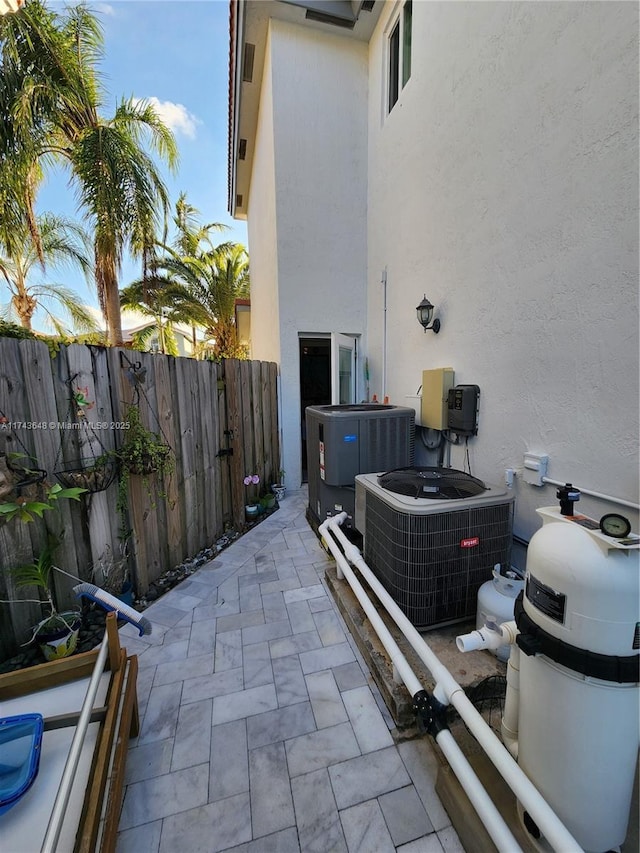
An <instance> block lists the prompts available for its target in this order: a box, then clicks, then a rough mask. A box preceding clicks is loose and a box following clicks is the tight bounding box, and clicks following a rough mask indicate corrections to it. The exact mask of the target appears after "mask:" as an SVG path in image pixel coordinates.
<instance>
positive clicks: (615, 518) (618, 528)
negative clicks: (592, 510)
mask: <svg viewBox="0 0 640 853" xmlns="http://www.w3.org/2000/svg"><path fill="white" fill-rule="evenodd" d="M600 530H602V532H603V533H604V534H605V535H606V536H611V537H612V538H614V539H624V538H625V537H626V536H628V535H629V534H630V533H631V524H630V522H629V519H628V518H625V517H624V515H619V514H618V513H617V512H610V513H607V515H603V516H602V518H601V519H600Z"/></svg>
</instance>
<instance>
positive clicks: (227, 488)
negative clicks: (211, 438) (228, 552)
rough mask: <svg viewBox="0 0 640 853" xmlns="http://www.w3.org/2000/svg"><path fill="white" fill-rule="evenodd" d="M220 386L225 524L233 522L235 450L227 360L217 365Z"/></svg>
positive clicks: (220, 474)
mask: <svg viewBox="0 0 640 853" xmlns="http://www.w3.org/2000/svg"><path fill="white" fill-rule="evenodd" d="M216 375H217V377H218V379H217V386H218V447H219V451H218V454H219V455H218V465H217V471H218V481H219V483H220V493H221V495H222V521H223V528H222V529H224V525H230V524H232V523H233V507H232V502H231V458H230V457H229V454H228V451H229V449H231V450H233V442H232V441H231V429H230V425H229V417H228V415H227V395H226V380H225V362H224V361H223V362H222V363H221V364H219V365H216Z"/></svg>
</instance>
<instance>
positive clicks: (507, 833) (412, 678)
mask: <svg viewBox="0 0 640 853" xmlns="http://www.w3.org/2000/svg"><path fill="white" fill-rule="evenodd" d="M318 532H319V533H320V535H321V536H322V537H323V539H324V541H325V542H326V543H327V547H328V548H329V550H330V551H331V553H332V555H333V556H334V558H335V560H336V564H337V565H338V566H339V568H340V573H341V574H342V575H343V576H344V577H346V579H347V581H348V583H349V586H350V587H351V589H352V590H353V592H354V594H355V596H356V598H357V599H358V601H359V602H360V604H361V606H362V609H363V610H364V612H365V613H366V615H367V617H368V619H369V621H370V622H371V625H372V627H373V628H374V630H375V632H376V634H377V635H378V638H379V639H380V642H381V643H382V645H383V646H384V649H385V651H386V652H387V654H388V655H389V657H390V658H391V662H392V664H393V667H394V678H395V677H396V673H397V675H398V676H399V677H400V679H401V680H402V681H403V682H404V684H405V686H406V688H407V690H408V691H409V693H410V694H411V696H412V697H413V707H414V710H415V711H416V712H417V714H418V716H419V718H420V719H421V720H422V721H423V722H424V724H425V728H426V730H427V732H428V733H429V734H430V735H432V737H433V738H434V740H435V741H436V743H437V744H438V746H439V747H440V749H441V750H442V752H443V754H444V756H445V758H446V759H447V761H448V763H449V766H450V767H451V769H452V770H453V772H454V773H455V775H456V777H457V779H458V780H459V782H460V784H461V785H462V788H463V790H464V791H465V793H466V795H467V796H468V797H469V800H470V802H471V804H472V805H473V807H474V809H475V810H476V812H477V813H478V815H479V817H480V819H481V821H482V823H483V825H484V826H485V828H486V830H487V832H488V833H489V835H490V836H491V840H492V841H493V843H494V844H495V845H496V847H497V849H498V851H500V853H522V848H521V847H520V845H519V844H518V842H517V840H516V838H515V837H514V835H513V834H512V832H511V830H510V829H509V827H508V826H507V824H506V822H505V820H504V818H503V817H502V815H501V814H500V812H499V811H498V809H497V808H496V806H495V804H494V802H493V800H492V799H491V798H490V797H489V795H488V794H487V792H486V790H485V788H484V786H483V785H482V782H481V781H480V779H478V777H477V775H476V773H475V771H474V770H473V768H472V767H471V765H470V764H469V762H468V760H467V758H466V756H465V754H464V753H463V752H462V750H461V749H460V747H459V746H458V744H457V743H456V741H455V740H454V737H453V735H452V734H451V732H450V731H449V729H448V726H447V723H446V720H445V713H446V705H444V704H442V703H440V702H438V700H437V699H435V698H434V697H433V696H432V695H431V696H430V695H429V694H428V693H427V691H426V690H425V689H424V688H423V687H422V685H421V684H420V682H419V680H418V678H417V677H416V674H415V673H414V671H413V670H412V669H411V666H410V664H409V662H408V661H407V659H406V657H405V656H404V654H403V653H402V651H401V650H400V648H399V647H398V644H397V643H396V641H395V640H394V639H393V637H392V636H391V633H390V632H389V629H388V628H387V626H386V625H385V624H384V622H383V621H382V618H381V616H380V614H379V613H378V611H377V610H376V608H375V607H374V605H373V603H372V602H371V599H370V598H369V596H368V595H367V593H366V592H365V590H364V589H363V587H362V585H361V583H360V582H359V581H358V579H357V577H356V576H355V574H354V572H353V570H352V568H351V567H350V566H349V563H348V562H347V560H346V559H345V557H344V554H343V553H342V552H341V550H340V548H339V547H338V545H337V543H336V541H335V540H334V539H333V538H332V537H331V536H329V535H328V533H329V532H333V531H330V530H329V526H328V520H327V521H325V522H324V523H323V524H321V525H320V527H319V529H318Z"/></svg>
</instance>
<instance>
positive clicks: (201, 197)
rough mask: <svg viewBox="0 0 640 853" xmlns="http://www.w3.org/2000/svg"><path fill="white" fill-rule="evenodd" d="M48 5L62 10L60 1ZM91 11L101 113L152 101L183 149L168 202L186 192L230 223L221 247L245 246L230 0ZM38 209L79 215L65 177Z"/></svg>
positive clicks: (119, 0)
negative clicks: (233, 111)
mask: <svg viewBox="0 0 640 853" xmlns="http://www.w3.org/2000/svg"><path fill="white" fill-rule="evenodd" d="M51 6H52V7H53V8H55V9H56V10H61V9H62V8H63V4H62V3H57V2H55V3H54V2H51ZM89 6H90V8H91V9H92V10H94V11H96V12H97V13H98V15H99V18H100V20H101V22H102V26H103V29H104V41H105V54H104V60H103V62H102V64H101V70H102V73H103V78H104V87H105V90H106V96H105V102H104V103H105V106H104V110H103V114H104V115H106V116H110V115H112V114H113V112H114V110H115V105H116V103H117V101H118V100H119V99H120V98H121V97H122V96H125V97H128V96H133V97H135V98H149V99H155V100H154V104H155V106H156V107H157V109H158V111H159V112H160V114H161V116H162V118H163V120H164V121H165V122H166V123H167V124H168V125H169V126H170V127H171V128H172V129H173V131H174V133H175V136H176V141H177V144H178V147H179V151H180V163H179V167H178V172H177V174H176V175H175V176H171V175H170V174H169V172H168V170H166V169H163V176H164V178H165V180H166V183H167V186H168V187H169V192H170V197H171V200H172V203H173V202H175V200H176V199H177V197H178V194H179V193H180V192H181V191H185V192H186V193H187V199H188V201H189V203H190V204H192V205H194V206H195V207H197V208H198V209H199V211H200V214H201V219H202V221H203V222H221V223H224V224H226V225H228V226H230V230H228V231H226V232H223V233H221V234H220V238H219V239H220V242H222V241H223V240H235V241H236V242H239V243H244V244H245V245H246V244H247V232H246V225H245V223H244V222H241V221H236V220H233V219H231V217H230V216H229V214H228V213H227V115H228V113H227V110H228V105H227V95H228V65H229V4H228V2H227V0H179V1H178V2H168V0H166V2H165V0H112V2H109V3H96V2H93V3H92V2H90V3H89ZM38 209H39V211H43V212H44V211H45V210H49V211H52V212H56V213H61V214H62V213H64V214H66V215H69V216H73V217H76V218H80V217H79V214H78V212H77V209H76V204H75V200H74V197H73V191H72V190H70V189H69V188H68V186H67V179H66V176H64V175H62V174H61V173H58V174H57V175H56V176H55V177H53V178H51V179H50V180H49V181H48V182H47V184H46V185H45V186H43V188H42V189H41V191H40V195H39V198H38ZM138 274H139V265H137V264H136V265H132V264H130V263H127V264H126V265H125V267H124V270H123V278H122V281H121V285H122V286H124V285H126V284H128V283H129V282H130V281H131V280H133V278H134V277H135V276H136V275H138ZM52 277H53V278H55V280H56V281H61V280H62V279H63V278H64V280H65V282H66V283H68V285H69V286H70V287H72V288H73V289H74V290H76V291H77V292H78V293H79V294H81V295H82V298H83V301H84V300H85V299H86V301H87V303H88V304H91V305H97V299H96V297H95V294H94V293H93V292H92V291H90V290H88V289H87V287H86V285H85V284H84V280H83V278H82V276H81V275H79V274H76V273H75V272H74V273H71V272H70V271H65V272H64V273H61V272H58V273H57V274H56V275H55V276H52ZM36 325H37V326H38V325H41V324H38V323H36Z"/></svg>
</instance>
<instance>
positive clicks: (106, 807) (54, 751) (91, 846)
mask: <svg viewBox="0 0 640 853" xmlns="http://www.w3.org/2000/svg"><path fill="white" fill-rule="evenodd" d="M107 632H108V637H109V654H108V658H107V666H106V668H105V670H104V672H103V675H102V679H101V684H100V687H99V692H98V695H97V697H96V702H95V703H94V710H93V713H92V716H91V723H90V724H89V728H88V730H87V736H86V738H85V746H84V747H83V754H82V755H81V758H80V763H79V765H78V771H77V774H76V780H75V782H74V786H73V788H72V790H71V795H70V800H69V805H68V807H67V810H66V812H65V817H64V822H63V827H62V832H61V835H60V841H59V844H58V845H57V846H58V849H60V850H63V849H64V850H67V849H68V850H71V849H73V850H74V851H75V853H93V851H104V853H111V851H113V850H114V849H115V842H116V834H117V831H118V821H119V817H120V807H121V804H122V790H123V783H124V772H125V764H126V757H127V749H128V745H129V744H128V741H129V738H130V737H135V736H136V735H137V734H138V726H139V720H138V700H137V694H136V679H137V672H138V659H137V657H136V656H135V655H130V656H127V653H126V650H125V649H122V648H120V643H119V637H118V629H117V623H116V619H115V614H113V613H110V614H109V616H108V617H107ZM98 655H99V649H94V650H93V651H90V652H85V653H83V654H79V655H75V656H74V657H69V658H63V659H61V660H57V661H52V662H51V663H43V664H40V665H39V666H34V667H29V668H28V669H23V670H19V671H18V672H10V673H6V674H4V675H0V697H2V701H0V716H2V717H6V716H12V715H15V714H21V713H26V712H27V710H29V711H31V712H32V713H41V714H42V715H43V716H44V718H45V732H44V736H43V740H42V754H41V759H40V769H39V771H38V776H37V777H36V779H35V782H34V783H33V785H32V787H31V788H30V789H29V791H27V793H26V794H25V795H24V797H23V798H22V799H21V800H20V801H19V802H18V803H17V804H16V805H15V806H13V808H12V809H10V810H9V811H8V812H6V813H5V814H4V815H2V816H0V837H1V838H2V846H3V847H4V846H5V845H6V849H7V850H12V849H25V850H27V849H28V850H40V848H41V846H42V841H43V839H44V837H45V833H46V831H47V825H48V819H49V815H50V813H51V809H52V808H53V802H54V800H55V796H56V794H57V790H58V787H59V782H60V779H61V778H62V774H63V772H64V765H65V762H66V758H67V753H68V746H67V744H69V745H70V742H71V740H72V739H73V733H74V731H75V726H76V724H77V721H78V718H79V716H80V708H81V706H82V702H83V699H84V695H85V693H86V687H87V685H88V683H89V680H90V678H91V675H92V672H93V670H94V667H95V665H96V661H97V659H98ZM47 709H50V710H52V711H53V713H50V712H49V710H47ZM56 711H57V713H56ZM16 843H17V845H18V846H16Z"/></svg>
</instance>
